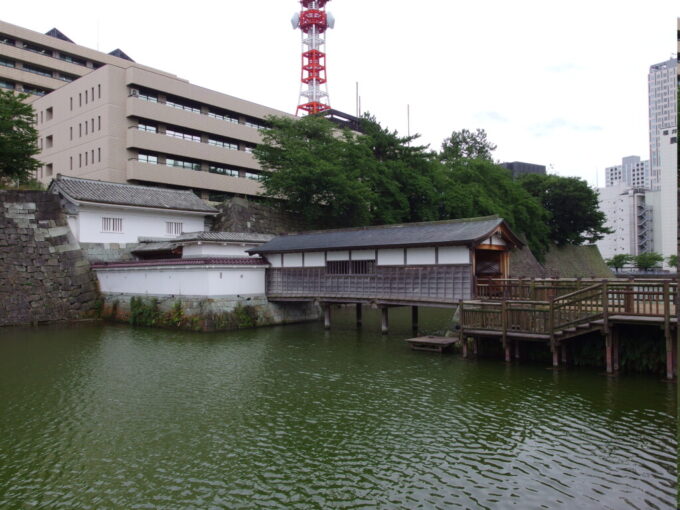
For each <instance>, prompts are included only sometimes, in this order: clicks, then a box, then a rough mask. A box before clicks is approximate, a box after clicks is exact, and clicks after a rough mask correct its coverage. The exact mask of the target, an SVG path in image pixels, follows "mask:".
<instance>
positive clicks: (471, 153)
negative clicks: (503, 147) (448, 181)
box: [439, 129, 496, 163]
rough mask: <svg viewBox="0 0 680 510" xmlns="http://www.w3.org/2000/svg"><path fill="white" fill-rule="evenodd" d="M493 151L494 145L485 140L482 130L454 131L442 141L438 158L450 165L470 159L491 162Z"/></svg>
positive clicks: (484, 132)
mask: <svg viewBox="0 0 680 510" xmlns="http://www.w3.org/2000/svg"><path fill="white" fill-rule="evenodd" d="M495 150H496V145H494V144H493V143H491V142H490V141H489V140H488V139H487V136H486V131H484V130H483V129H477V130H476V131H475V132H472V131H470V130H468V129H462V130H460V131H454V132H453V133H451V136H449V137H448V138H446V139H445V140H444V142H443V143H442V150H441V153H440V155H439V157H440V158H441V160H442V161H447V162H450V163H451V162H456V161H458V162H460V161H463V160H470V159H483V160H486V161H492V158H491V153H492V152H493V151H495Z"/></svg>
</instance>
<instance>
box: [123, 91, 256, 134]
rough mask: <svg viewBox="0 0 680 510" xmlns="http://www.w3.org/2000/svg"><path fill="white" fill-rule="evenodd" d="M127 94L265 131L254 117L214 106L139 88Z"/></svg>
mask: <svg viewBox="0 0 680 510" xmlns="http://www.w3.org/2000/svg"><path fill="white" fill-rule="evenodd" d="M128 94H129V95H130V96H132V97H136V98H138V99H141V100H142V101H148V102H151V103H159V104H164V105H166V106H169V107H171V108H176V109H178V110H184V111H187V112H191V113H196V114H200V115H207V116H208V117H211V118H213V119H219V120H224V121H225V122H231V123H232V124H242V125H244V126H246V127H251V128H254V129H266V128H267V127H268V126H267V125H266V123H265V122H264V121H262V120H260V119H256V118H254V117H247V116H244V115H241V114H238V113H235V112H232V111H229V110H225V109H222V108H219V107H216V106H214V105H209V104H205V103H199V102H196V101H191V100H189V99H186V98H179V97H175V96H172V95H169V94H163V93H162V92H158V91H155V90H150V89H145V88H141V87H139V88H138V87H131V88H130V89H129V92H128Z"/></svg>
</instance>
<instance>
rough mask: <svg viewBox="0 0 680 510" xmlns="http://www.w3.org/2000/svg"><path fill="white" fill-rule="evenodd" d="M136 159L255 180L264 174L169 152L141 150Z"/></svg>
mask: <svg viewBox="0 0 680 510" xmlns="http://www.w3.org/2000/svg"><path fill="white" fill-rule="evenodd" d="M136 159H137V161H139V162H141V163H146V164H149V165H165V166H171V167H175V168H184V169H187V170H194V171H196V172H209V173H211V174H219V175H227V176H229V177H242V178H244V179H252V180H255V181H259V180H261V179H262V174H260V173H258V172H253V171H251V170H246V169H243V168H238V167H233V166H226V165H222V164H219V163H213V162H206V161H199V160H195V159H190V158H185V157H178V156H173V155H167V154H156V153H153V152H139V153H138V154H137V157H136Z"/></svg>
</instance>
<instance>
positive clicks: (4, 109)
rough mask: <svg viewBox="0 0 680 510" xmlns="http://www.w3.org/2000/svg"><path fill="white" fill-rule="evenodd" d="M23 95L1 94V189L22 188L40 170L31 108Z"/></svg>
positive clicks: (36, 132) (9, 92) (3, 92)
mask: <svg viewBox="0 0 680 510" xmlns="http://www.w3.org/2000/svg"><path fill="white" fill-rule="evenodd" d="M26 97H28V96H27V95H26V94H14V92H11V91H8V90H0V185H8V184H25V183H27V182H29V181H31V180H32V179H33V172H35V170H36V169H37V168H38V167H39V166H40V162H39V161H38V160H37V159H35V158H34V156H35V155H36V154H38V152H40V150H39V149H38V131H37V130H36V129H35V127H34V125H33V123H34V112H33V107H32V106H31V105H30V104H26V103H24V102H23V100H24V99H25V98H26Z"/></svg>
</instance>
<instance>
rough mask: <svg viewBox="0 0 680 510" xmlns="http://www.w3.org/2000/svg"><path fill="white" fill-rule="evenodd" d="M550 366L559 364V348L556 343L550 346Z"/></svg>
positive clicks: (555, 366)
mask: <svg viewBox="0 0 680 510" xmlns="http://www.w3.org/2000/svg"><path fill="white" fill-rule="evenodd" d="M552 366H553V367H554V368H558V367H559V366H560V348H559V347H558V346H557V344H555V345H553V346H552Z"/></svg>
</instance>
